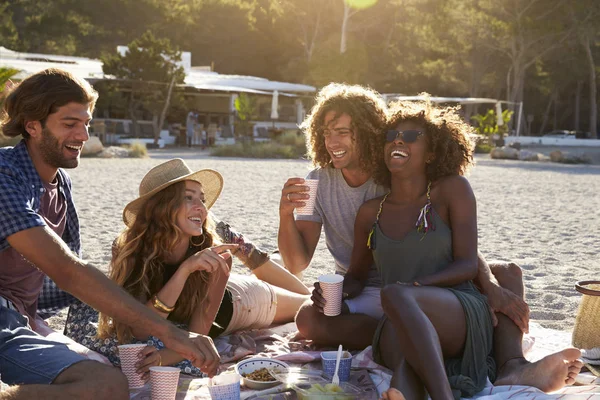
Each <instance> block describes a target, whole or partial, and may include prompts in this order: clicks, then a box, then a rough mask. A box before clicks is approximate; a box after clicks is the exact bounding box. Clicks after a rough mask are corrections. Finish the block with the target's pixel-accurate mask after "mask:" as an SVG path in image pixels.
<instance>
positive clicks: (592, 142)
mask: <svg viewBox="0 0 600 400" xmlns="http://www.w3.org/2000/svg"><path fill="white" fill-rule="evenodd" d="M504 141H505V142H506V144H510V143H515V142H519V143H521V144H525V145H527V144H533V145H542V146H564V147H600V140H598V139H563V138H550V137H543V136H506V137H505V138H504Z"/></svg>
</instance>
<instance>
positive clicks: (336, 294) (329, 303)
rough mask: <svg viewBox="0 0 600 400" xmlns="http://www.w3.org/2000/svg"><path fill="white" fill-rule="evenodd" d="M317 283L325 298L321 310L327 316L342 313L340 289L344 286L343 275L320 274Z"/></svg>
mask: <svg viewBox="0 0 600 400" xmlns="http://www.w3.org/2000/svg"><path fill="white" fill-rule="evenodd" d="M319 285H320V286H321V291H322V292H323V298H324V299H325V307H324V308H323V312H324V314H325V315H327V316H329V317H334V316H336V315H340V314H341V313H342V291H343V288H344V277H343V276H342V275H337V274H327V275H321V276H320V277H319Z"/></svg>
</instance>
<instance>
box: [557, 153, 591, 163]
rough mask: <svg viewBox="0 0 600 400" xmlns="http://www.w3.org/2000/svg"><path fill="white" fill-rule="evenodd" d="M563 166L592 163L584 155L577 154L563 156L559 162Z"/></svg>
mask: <svg viewBox="0 0 600 400" xmlns="http://www.w3.org/2000/svg"><path fill="white" fill-rule="evenodd" d="M560 162H561V163H563V164H590V163H591V162H592V161H591V159H590V157H589V156H588V155H586V154H585V153H579V154H571V153H566V154H564V157H563V159H562V160H561V161H560Z"/></svg>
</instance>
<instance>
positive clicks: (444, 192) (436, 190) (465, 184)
mask: <svg viewBox="0 0 600 400" xmlns="http://www.w3.org/2000/svg"><path fill="white" fill-rule="evenodd" d="M433 196H435V197H437V198H438V199H445V200H446V202H448V203H451V202H453V201H463V200H465V199H467V198H473V197H474V193H473V189H472V188H471V184H470V183H469V180H468V179H467V178H465V177H464V176H462V175H450V176H445V177H443V178H440V179H438V180H437V181H436V182H435V183H434V184H433V185H432V197H433Z"/></svg>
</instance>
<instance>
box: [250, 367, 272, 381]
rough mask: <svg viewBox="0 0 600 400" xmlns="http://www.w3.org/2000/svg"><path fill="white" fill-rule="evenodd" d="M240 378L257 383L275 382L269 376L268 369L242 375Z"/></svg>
mask: <svg viewBox="0 0 600 400" xmlns="http://www.w3.org/2000/svg"><path fill="white" fill-rule="evenodd" d="M242 376H243V377H244V378H246V379H252V380H253V381H258V382H274V381H275V380H276V379H275V378H274V377H273V375H271V371H270V369H269V368H261V369H257V370H256V371H252V372H249V373H247V374H242Z"/></svg>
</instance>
